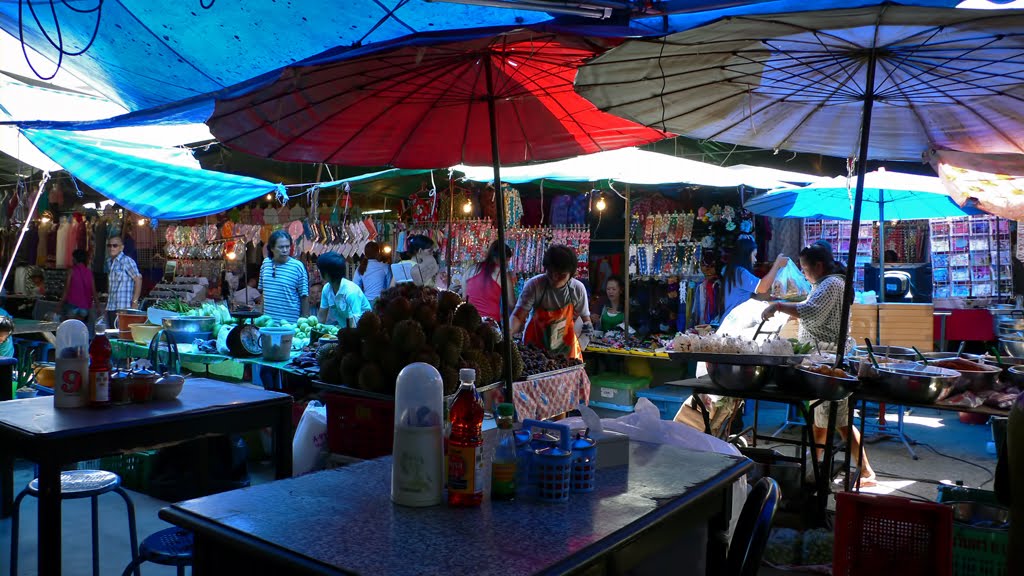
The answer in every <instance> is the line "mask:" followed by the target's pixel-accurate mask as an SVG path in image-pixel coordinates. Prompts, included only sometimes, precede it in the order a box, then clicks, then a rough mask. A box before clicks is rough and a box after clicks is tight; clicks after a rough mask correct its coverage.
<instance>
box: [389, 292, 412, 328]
mask: <svg viewBox="0 0 1024 576" xmlns="http://www.w3.org/2000/svg"><path fill="white" fill-rule="evenodd" d="M412 313H413V309H412V303H411V302H409V300H408V299H407V298H403V297H398V298H395V299H394V300H392V301H391V302H390V303H389V304H388V309H387V311H386V312H385V313H384V315H385V316H391V317H392V318H393V319H394V321H395V323H398V322H401V321H402V320H406V319H408V318H412Z"/></svg>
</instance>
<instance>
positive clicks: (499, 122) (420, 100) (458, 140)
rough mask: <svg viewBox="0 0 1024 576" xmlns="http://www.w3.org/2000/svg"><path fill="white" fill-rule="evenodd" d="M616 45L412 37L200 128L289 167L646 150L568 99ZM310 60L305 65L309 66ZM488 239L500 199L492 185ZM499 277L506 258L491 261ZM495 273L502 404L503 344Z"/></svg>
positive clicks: (522, 34)
mask: <svg viewBox="0 0 1024 576" xmlns="http://www.w3.org/2000/svg"><path fill="white" fill-rule="evenodd" d="M615 43H617V42H616V41H614V40H605V39H599V38H596V39H595V38H584V37H579V36H572V35H567V34H556V33H548V32H539V31H535V30H525V29H524V30H514V31H505V32H500V33H490V34H488V35H486V36H478V37H472V38H468V39H466V38H461V39H456V40H450V41H447V42H444V41H441V40H438V39H436V38H433V39H431V38H427V39H416V40H413V41H412V42H411V43H409V44H408V45H405V46H400V47H395V48H393V49H391V50H387V51H384V52H375V53H373V54H369V55H366V56H362V57H358V58H351V57H349V58H346V57H345V55H344V54H342V55H340V56H337V55H327V56H325V57H324V58H321V59H320V60H319V62H317V63H316V64H315V65H306V66H299V67H292V68H287V69H285V71H284V72H283V74H282V76H281V79H280V80H278V81H277V82H275V83H273V84H271V85H269V86H267V87H265V88H262V89H259V90H257V91H255V92H252V93H249V94H246V95H244V96H241V97H238V98H235V99H232V100H227V101H224V102H219V103H218V104H217V106H216V109H215V111H214V114H213V116H212V117H211V118H210V119H209V121H208V124H209V125H210V128H211V130H212V132H213V134H214V135H215V136H216V137H217V138H218V139H219V140H220V141H221V142H223V143H224V144H227V145H228V146H231V147H233V148H238V149H241V150H243V151H246V152H249V153H251V154H255V155H258V156H263V157H268V158H274V159H277V160H287V161H296V162H326V163H332V164H346V165H360V166H374V165H392V166H396V167H399V168H436V167H446V166H452V165H454V164H477V165H479V164H484V165H488V164H489V165H492V166H493V168H494V182H495V183H498V182H500V181H501V174H500V169H499V166H500V164H501V163H502V162H503V163H505V164H515V163H523V162H530V161H539V160H554V159H558V158H567V157H571V156H578V155H581V154H588V153H592V152H598V151H602V150H612V149H616V148H622V147H626V146H635V145H639V144H644V143H648V142H653V141H656V140H660V139H662V138H664V137H665V136H666V135H665V134H664V133H663V132H661V131H659V130H654V129H651V128H647V127H644V126H641V125H638V124H635V123H633V122H631V121H628V120H624V119H622V118H619V117H616V116H614V115H611V114H608V113H605V112H601V111H599V110H597V108H596V107H595V106H594V105H593V104H591V103H590V102H588V101H587V100H586V99H584V98H583V97H581V96H579V95H578V94H576V93H575V91H574V89H573V81H574V80H575V77H576V72H577V70H578V69H579V67H580V66H582V65H583V63H584V62H586V61H587V60H588V59H590V58H592V57H593V56H595V55H596V54H598V53H600V52H601V51H603V50H605V49H607V48H609V47H610V46H612V45H614V44H615ZM314 60H315V59H314ZM495 193H496V195H497V198H496V205H497V210H498V222H497V229H498V241H499V242H502V243H504V242H505V226H506V222H505V212H504V208H505V206H504V204H505V202H504V195H503V192H502V189H501V186H497V185H496V186H495ZM499 255H500V256H501V268H502V269H503V270H504V269H505V268H506V262H505V254H504V252H503V251H499ZM506 280H507V279H506V278H505V275H504V274H502V275H501V288H502V290H501V294H502V311H503V314H502V329H503V330H504V333H505V335H506V337H505V338H503V352H504V355H505V366H506V371H505V382H506V397H508V398H511V392H512V379H511V365H512V362H511V356H512V339H511V338H510V337H509V336H510V335H509V325H508V313H509V311H510V309H511V303H509V302H508V301H507V299H506V294H507V293H508V287H507V286H506V284H507V281H506Z"/></svg>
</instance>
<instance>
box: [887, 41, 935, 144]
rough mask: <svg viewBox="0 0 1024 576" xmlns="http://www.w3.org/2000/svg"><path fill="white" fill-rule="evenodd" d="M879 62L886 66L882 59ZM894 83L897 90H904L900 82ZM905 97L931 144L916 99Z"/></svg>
mask: <svg viewBox="0 0 1024 576" xmlns="http://www.w3.org/2000/svg"><path fill="white" fill-rule="evenodd" d="M878 64H879V66H884V63H883V61H881V60H880V61H879V63H878ZM893 85H894V86H895V87H896V89H897V90H901V91H902V88H901V87H900V85H899V84H896V83H894V84H893ZM905 98H906V101H907V106H908V107H909V108H910V111H911V113H913V114H914V117H915V118H917V122H918V123H919V124H920V125H921V131H922V132H924V135H925V139H926V140H928V141H929V144H931V143H932V142H931V138H930V136H929V134H928V128H927V126H928V124H926V123H925V121H924V118H923V117H922V116H921V113H920V111H919V110H918V109H917V106H915V105H914V101H913V100H912V99H910V98H909V97H906V96H905Z"/></svg>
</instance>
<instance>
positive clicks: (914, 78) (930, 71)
mask: <svg viewBox="0 0 1024 576" xmlns="http://www.w3.org/2000/svg"><path fill="white" fill-rule="evenodd" d="M995 41H996V39H995V38H992V39H990V41H989V42H987V43H986V44H984V45H982V46H975V47H973V48H971V49H970V50H968V51H967V52H965V53H964V54H970V53H972V52H976V51H978V50H982V49H984V47H985V46H986V45H987V44H991V43H992V42H995ZM910 56H913V52H910V53H909V54H907V56H906V57H904V58H903V62H907V61H908V60H909V58H910ZM952 61H954V59H953V58H947V59H945V61H944V62H942V63H935V64H934V65H931V66H929V67H925V68H923V69H921V68H919V70H920V71H919V72H918V73H917V74H913V75H912V76H911V77H910V78H908V79H907V80H908V81H917V80H918V79H919V78H921V77H922V76H924V75H925V74H932V75H934V76H939V74H938V73H936V72H934V71H935V70H938V69H941V68H942V66H943V65H944V64H948V63H950V62H952ZM898 68H899V66H896V67H894V68H893V71H894V72H895V70H896V69H898ZM915 68H917V67H916V66H915ZM940 77H941V76H940ZM922 83H923V82H922Z"/></svg>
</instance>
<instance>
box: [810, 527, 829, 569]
mask: <svg viewBox="0 0 1024 576" xmlns="http://www.w3.org/2000/svg"><path fill="white" fill-rule="evenodd" d="M834 541H835V537H834V536H833V535H832V531H830V530H825V529H823V528H816V529H814V530H808V531H806V532H804V543H803V563H804V564H806V565H810V566H815V565H818V564H830V563H831V562H832V545H833V542H834Z"/></svg>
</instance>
